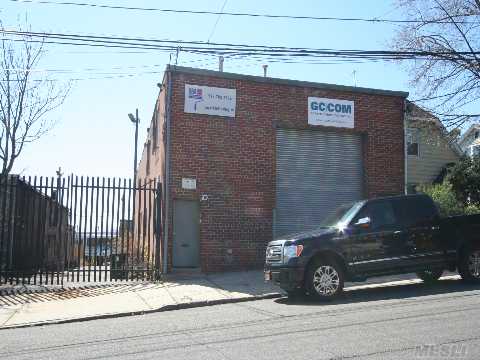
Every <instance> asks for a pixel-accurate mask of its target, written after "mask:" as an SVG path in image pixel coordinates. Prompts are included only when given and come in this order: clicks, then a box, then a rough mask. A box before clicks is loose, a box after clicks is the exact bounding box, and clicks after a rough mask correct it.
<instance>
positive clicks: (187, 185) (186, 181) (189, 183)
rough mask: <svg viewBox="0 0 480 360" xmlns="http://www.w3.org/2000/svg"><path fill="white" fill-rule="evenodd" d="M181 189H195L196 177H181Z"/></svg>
mask: <svg viewBox="0 0 480 360" xmlns="http://www.w3.org/2000/svg"><path fill="white" fill-rule="evenodd" d="M182 189H185V190H196V189H197V179H192V178H182Z"/></svg>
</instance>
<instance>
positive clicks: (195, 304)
mask: <svg viewBox="0 0 480 360" xmlns="http://www.w3.org/2000/svg"><path fill="white" fill-rule="evenodd" d="M282 296H283V295H282V294H281V293H270V294H265V295H254V296H245V297H240V298H226V299H218V300H206V301H194V302H191V303H180V304H172V305H164V306H162V307H159V308H156V309H150V310H141V311H131V312H125V313H116V314H103V315H94V316H85V317H81V318H73V319H63V320H51V321H42V322H35V323H26V324H21V325H11V326H9V325H7V326H2V327H0V331H2V330H10V329H22V328H30V327H38V326H46V325H58V324H69V323H75V322H84V321H92V320H102V319H114V318H120V317H127V316H138V315H147V314H154V313H159V312H166V311H176V310H184V309H193V308H199V307H206V306H214V305H224V304H235V303H242V302H250V301H257V300H267V299H277V298H280V297H282Z"/></svg>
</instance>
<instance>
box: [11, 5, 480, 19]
mask: <svg viewBox="0 0 480 360" xmlns="http://www.w3.org/2000/svg"><path fill="white" fill-rule="evenodd" d="M10 1H11V2H15V3H30V4H42V5H61V6H77V7H90V8H98V9H111V10H128V11H142V12H162V13H175V14H193V15H217V16H218V15H220V16H237V17H253V18H266V19H289V20H313V21H349V22H366V23H390V24H405V23H407V24H408V23H414V24H417V23H423V22H426V21H425V20H399V19H381V18H355V17H348V18H347V17H327V16H306V15H281V14H278V15H276V14H266V13H246V12H223V11H201V10H180V9H162V8H153V7H135V6H119V5H105V4H92V3H83V2H73V1H47V0H38V1H34V0H10ZM469 16H475V15H458V16H456V18H468V17H469ZM427 22H429V23H433V24H448V23H451V22H450V21H449V19H448V18H443V19H436V20H428V21H427ZM457 23H458V24H478V22H476V21H475V22H472V21H463V20H459V21H457Z"/></svg>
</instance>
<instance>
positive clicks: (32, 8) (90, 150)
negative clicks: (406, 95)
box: [0, 0, 415, 177]
mask: <svg viewBox="0 0 480 360" xmlns="http://www.w3.org/2000/svg"><path fill="white" fill-rule="evenodd" d="M80 2H84V3H92V4H105V5H117V6H118V5H122V6H135V7H157V8H169V9H180V10H206V11H220V10H221V9H222V6H223V5H224V3H225V0H208V1H203V2H198V1H191V0H177V1H175V2H167V1H164V0H115V1H113V0H97V1H93V0H82V1H80ZM224 11H226V12H249V13H268V14H288V15H309V16H326V17H365V18H376V17H377V18H397V19H398V18H400V17H401V11H400V10H399V9H398V8H396V7H395V2H394V0H392V1H389V0H382V1H380V0H364V1H356V0H336V1H326V0H298V1H287V0H264V1H258V0H256V1H254V0H242V1H239V0H227V1H226V3H225V7H224ZM25 17H27V18H28V22H29V25H30V27H31V30H32V31H35V32H58V33H75V34H83V35H108V36H125V37H141V38H154V39H173V40H195V41H208V40H210V42H219V43H220V42H225V43H234V44H251V45H269V46H287V47H309V48H332V49H361V50H374V49H387V47H388V44H389V42H390V41H391V39H392V37H393V35H394V33H395V30H396V29H397V25H392V24H383V23H355V22H334V21H312V20H310V21H306V20H286V19H265V18H253V19H252V18H242V17H229V16H225V15H224V16H221V17H220V18H219V17H218V16H216V15H198V14H197V15H191V14H172V13H168V14H166V13H161V12H153V11H150V12H146V11H128V10H115V9H101V8H89V7H75V6H67V5H59V4H55V5H53V4H42V3H40V2H37V1H35V0H34V1H32V2H28V3H27V2H23V3H22V2H16V1H11V0H0V19H1V20H2V22H3V25H4V27H5V28H14V27H17V26H18V24H19V22H22V21H23V20H20V19H24V18H25ZM217 21H218V23H217ZM215 23H217V25H216V27H215ZM45 49H46V52H45V53H44V55H43V57H42V59H41V61H40V63H39V65H38V70H39V71H40V70H41V71H42V72H45V74H46V75H48V77H49V78H50V79H53V80H55V81H58V83H59V84H65V83H66V82H69V81H71V84H72V88H71V91H70V93H69V95H68V97H67V98H66V100H65V102H64V104H63V105H62V106H61V107H59V108H58V109H56V110H55V111H53V112H51V113H49V114H48V117H49V120H53V121H56V122H57V125H56V127H55V128H53V129H52V130H51V131H50V132H49V133H48V134H47V135H46V136H44V137H43V138H41V139H40V140H38V141H37V142H34V143H32V144H29V145H28V147H26V148H25V150H24V152H23V153H22V155H21V156H20V158H19V159H18V161H17V162H16V164H15V166H14V169H13V173H18V174H21V175H26V176H28V175H43V176H55V171H56V170H57V169H58V168H59V167H61V168H62V172H63V173H64V174H65V175H69V174H75V175H86V176H106V177H107V176H108V177H113V176H115V177H131V176H132V174H133V149H134V125H133V124H132V123H131V122H130V120H129V119H128V113H135V109H136V108H138V109H139V117H140V121H141V122H140V130H139V147H138V151H139V158H140V155H141V151H142V149H143V144H144V141H145V138H146V134H147V128H148V126H149V124H150V120H151V117H152V114H153V109H154V104H155V101H156V98H157V96H158V91H159V89H158V87H157V83H159V82H161V81H162V78H163V70H164V69H165V66H166V65H167V64H168V63H169V62H170V63H174V62H175V54H167V53H164V52H157V51H155V50H145V51H144V50H141V51H137V50H135V51H132V50H119V49H107V48H93V47H87V46H85V47H80V46H67V45H52V44H48V45H47V46H46V48H45ZM177 61H178V65H182V66H191V67H198V68H204V69H212V70H216V69H218V59H217V58H215V57H211V56H194V55H189V54H185V53H182V52H180V53H179V56H178V59H177ZM263 64H268V65H269V67H268V75H269V76H271V77H278V78H286V79H295V80H307V81H315V82H323V83H332V84H340V85H349V86H352V85H357V86H362V87H371V88H380V89H388V90H400V91H408V92H410V94H411V96H410V98H414V96H415V91H414V89H413V88H412V86H411V85H409V82H408V72H407V69H406V67H405V66H402V65H400V64H398V63H393V62H377V63H362V64H359V63H353V64H352V63H349V64H345V63H342V64H338V63H334V64H305V63H299V64H286V63H278V62H275V63H273V62H268V61H259V60H256V59H249V58H245V59H241V60H235V61H233V60H230V59H227V60H226V62H225V64H224V71H228V72H234V73H240V74H249V75H259V76H261V75H263V69H262V65H263ZM71 79H76V80H73V81H72V80H71Z"/></svg>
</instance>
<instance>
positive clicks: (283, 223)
mask: <svg viewBox="0 0 480 360" xmlns="http://www.w3.org/2000/svg"><path fill="white" fill-rule="evenodd" d="M276 151H277V161H276V165H277V167H276V169H277V170H276V171H277V175H276V206H275V236H277V237H278V236H281V235H285V234H288V233H294V232H298V231H305V230H311V229H313V228H315V227H317V226H318V225H319V223H320V222H321V221H322V220H323V219H324V218H325V217H326V216H327V215H328V213H329V212H330V211H332V210H333V209H335V208H336V207H337V206H339V205H341V204H344V203H347V202H351V201H355V200H360V199H361V198H362V197H363V183H364V180H363V159H362V158H363V156H362V137H361V135H358V134H353V133H342V132H335V131H320V130H292V129H278V130H277V146H276Z"/></svg>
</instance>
